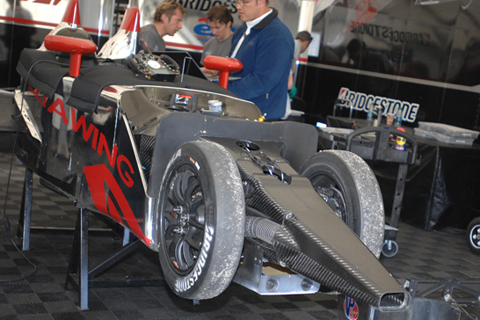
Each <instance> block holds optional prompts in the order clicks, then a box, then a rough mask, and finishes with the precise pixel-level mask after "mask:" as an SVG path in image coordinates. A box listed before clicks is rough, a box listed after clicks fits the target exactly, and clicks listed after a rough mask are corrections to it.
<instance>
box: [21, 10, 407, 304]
mask: <svg viewBox="0 0 480 320" xmlns="http://www.w3.org/2000/svg"><path fill="white" fill-rule="evenodd" d="M136 15H138V9H136V8H130V9H128V10H127V12H126V15H125V18H124V21H123V24H122V27H121V29H120V31H119V32H118V33H117V35H116V36H115V37H113V38H112V39H111V40H109V42H107V43H106V44H105V45H104V47H103V48H102V50H100V51H99V52H98V53H96V49H97V48H96V46H95V44H94V43H93V42H92V41H91V40H90V39H89V35H88V34H87V33H86V32H85V31H83V30H82V29H81V28H72V27H70V26H69V25H68V23H67V25H65V23H66V22H65V21H64V22H63V24H61V25H59V27H57V28H56V29H54V30H53V31H52V32H51V34H49V35H48V36H47V37H46V38H45V41H44V45H43V46H42V48H40V49H25V50H24V51H23V52H22V55H21V57H20V62H19V64H18V67H17V70H18V72H19V73H20V75H21V76H22V79H23V84H22V86H21V87H20V88H19V89H18V90H17V91H16V94H15V99H16V103H17V105H18V108H19V110H20V112H21V114H22V116H23V120H24V123H25V126H26V130H25V134H24V135H22V137H21V139H20V141H19V144H18V148H17V151H16V155H17V157H18V158H19V159H20V160H21V161H22V162H23V163H24V164H25V165H26V166H27V167H28V168H30V169H31V170H32V171H33V172H35V173H36V174H38V175H39V176H40V177H41V178H42V180H43V181H44V183H46V184H47V185H49V186H50V187H51V188H53V189H54V190H56V191H57V192H60V193H62V194H64V195H65V196H66V197H68V198H70V199H73V200H74V201H75V204H76V206H77V207H78V208H82V209H86V210H89V211H92V212H97V213H100V214H102V215H105V216H107V217H109V218H111V219H112V220H114V221H115V222H117V223H118V224H120V225H122V226H124V227H125V228H127V229H128V230H130V231H131V232H132V233H133V234H134V235H135V236H136V237H137V238H138V239H139V240H140V241H142V242H143V243H144V244H145V245H146V246H148V247H149V248H150V249H151V250H154V251H158V254H159V258H160V263H161V267H162V270H163V273H164V276H165V279H166V281H167V282H168V284H169V286H170V288H171V289H172V290H173V291H174V292H175V293H176V294H177V295H179V296H181V297H184V298H186V299H195V300H202V299H209V298H213V297H216V296H218V295H220V294H221V293H222V292H223V291H224V290H225V289H226V288H227V287H228V286H229V284H230V283H231V282H232V281H235V282H237V283H239V284H242V285H244V286H246V287H248V288H250V289H251V290H254V291H256V292H259V293H261V294H299V293H300V294H303V293H310V292H318V291H319V290H320V291H329V292H330V293H332V292H337V293H340V294H342V295H346V296H349V297H350V298H353V299H355V300H356V301H358V302H359V303H363V304H367V305H369V306H371V307H372V308H376V309H378V310H405V309H406V308H407V307H408V305H409V294H408V292H407V291H405V290H404V289H403V287H402V286H401V285H400V284H399V283H398V282H397V281H396V280H395V279H394V278H393V277H392V276H391V275H390V274H389V273H388V272H387V271H386V270H385V268H384V267H383V266H382V265H381V263H380V262H379V261H378V257H379V256H380V253H381V249H382V245H383V236H384V223H385V222H384V210H383V202H382V196H381V193H380V189H379V187H378V184H377V181H376V179H375V176H374V174H373V173H372V171H371V170H370V168H369V167H368V165H367V164H366V163H365V162H364V161H363V160H362V159H361V158H359V157H358V156H356V155H355V154H353V153H349V152H346V151H338V150H336V151H334V150H328V151H322V152H318V153H317V150H316V148H317V139H318V134H317V131H316V128H315V127H313V126H311V125H307V124H304V123H299V122H290V121H284V122H265V121H262V120H263V118H262V114H261V112H260V110H259V109H258V108H257V107H256V106H255V105H254V104H252V103H250V102H248V101H245V100H242V99H239V98H238V97H236V96H235V95H233V94H232V93H231V92H229V91H228V89H226V88H224V87H222V86H221V85H219V84H218V83H215V82H213V81H210V80H207V79H205V78H204V77H203V74H202V73H201V71H200V70H199V69H198V67H197V66H196V65H195V62H194V61H193V60H192V59H191V57H189V55H188V54H187V53H183V52H164V53H149V52H148V53H145V52H140V53H137V54H134V52H135V49H134V48H135V44H136V35H137V31H138V30H139V29H138V22H137V24H136V23H134V22H132V21H138V19H137V20H135V19H136V17H137V16H136ZM132 19H133V20H132ZM206 65H209V66H211V67H216V68H218V69H220V70H222V72H223V73H222V76H221V79H220V82H221V83H226V81H225V79H228V75H227V73H228V71H231V70H237V69H238V68H239V64H238V61H236V60H231V59H229V58H215V57H213V58H211V61H208V59H207V61H206ZM272 270H273V271H272Z"/></svg>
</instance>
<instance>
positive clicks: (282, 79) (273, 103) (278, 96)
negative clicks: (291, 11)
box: [228, 0, 294, 120]
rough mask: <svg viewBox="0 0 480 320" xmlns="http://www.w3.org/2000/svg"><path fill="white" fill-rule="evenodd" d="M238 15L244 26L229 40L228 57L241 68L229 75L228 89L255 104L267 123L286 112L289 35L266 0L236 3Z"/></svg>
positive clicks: (289, 53) (290, 45) (290, 44)
mask: <svg viewBox="0 0 480 320" xmlns="http://www.w3.org/2000/svg"><path fill="white" fill-rule="evenodd" d="M234 3H235V4H236V6H237V10H238V15H239V18H240V20H241V21H243V22H244V24H243V25H242V26H241V27H240V28H238V29H237V30H236V31H235V33H234V35H233V39H232V50H233V52H232V54H231V55H230V56H231V57H232V58H237V59H238V60H240V61H241V62H242V64H243V69H242V70H241V71H239V72H237V73H234V74H232V76H236V77H240V78H241V79H240V80H235V81H232V82H230V83H229V85H228V89H229V90H230V91H232V92H233V93H234V94H236V95H237V96H239V97H240V98H243V99H246V100H249V101H251V102H253V103H255V104H256V105H257V106H258V107H259V108H260V110H261V111H262V113H264V114H266V115H265V118H266V119H267V120H279V119H281V118H282V117H283V116H284V115H285V112H286V107H287V102H288V101H287V100H288V95H287V92H288V89H287V87H288V76H289V73H290V68H291V66H292V59H293V48H294V42H293V36H292V34H291V32H290V30H289V29H288V28H287V26H286V25H285V24H284V23H283V22H282V21H280V19H279V18H278V17H277V15H278V12H277V10H275V9H271V8H269V7H268V0H237V1H234Z"/></svg>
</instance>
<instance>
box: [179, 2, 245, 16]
mask: <svg viewBox="0 0 480 320" xmlns="http://www.w3.org/2000/svg"><path fill="white" fill-rule="evenodd" d="M176 2H178V3H180V4H181V5H182V6H184V7H185V9H187V11H188V10H197V11H204V12H207V11H208V10H209V9H210V8H211V7H215V6H218V5H221V4H223V5H225V6H226V7H227V8H228V11H230V13H231V14H235V13H237V7H235V6H234V5H233V3H232V1H231V0H227V1H219V0H176Z"/></svg>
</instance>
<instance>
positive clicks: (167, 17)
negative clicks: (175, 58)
mask: <svg viewBox="0 0 480 320" xmlns="http://www.w3.org/2000/svg"><path fill="white" fill-rule="evenodd" d="M186 13H187V11H186V10H185V8H184V7H183V6H182V5H181V4H180V3H178V2H175V1H173V0H167V1H164V2H162V3H161V4H159V5H158V6H157V8H156V9H155V16H154V18H153V23H152V24H148V25H146V26H143V27H142V28H141V30H140V36H139V40H138V43H139V46H140V49H143V50H145V51H148V52H158V51H165V41H164V40H163V37H164V36H166V35H169V36H173V35H174V34H175V33H176V32H177V31H178V30H180V29H182V21H183V15H184V14H186Z"/></svg>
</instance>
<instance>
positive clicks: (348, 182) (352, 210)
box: [300, 150, 385, 258]
mask: <svg viewBox="0 0 480 320" xmlns="http://www.w3.org/2000/svg"><path fill="white" fill-rule="evenodd" d="M300 174H301V175H302V176H304V177H307V178H308V179H309V180H310V181H311V182H312V185H313V187H314V188H315V190H316V191H317V193H318V194H319V195H320V196H321V197H322V198H323V199H324V200H325V201H326V202H327V203H328V204H329V206H330V207H331V208H332V209H333V211H334V212H335V213H336V214H337V216H338V217H339V218H341V219H342V220H343V221H344V222H345V223H346V224H347V225H348V226H349V227H350V229H352V230H353V231H354V232H355V233H356V234H357V236H358V237H359V238H360V240H361V241H362V242H363V243H364V244H365V245H366V246H367V247H368V249H370V251H371V252H372V253H373V254H374V255H375V256H376V257H377V258H379V257H380V254H381V252H382V247H383V238H384V233H385V231H384V229H385V212H384V208H383V198H382V193H381V191H380V187H379V186H378V182H377V179H376V178H375V175H374V174H373V172H372V170H371V169H370V167H369V166H368V165H367V163H366V162H365V161H364V160H363V159H362V158H360V157H359V156H357V155H356V154H354V153H351V152H348V151H343V150H324V151H320V152H318V153H317V154H315V155H313V156H312V157H310V158H309V159H308V160H307V161H306V162H305V163H304V164H303V166H302V168H301V169H300Z"/></svg>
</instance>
